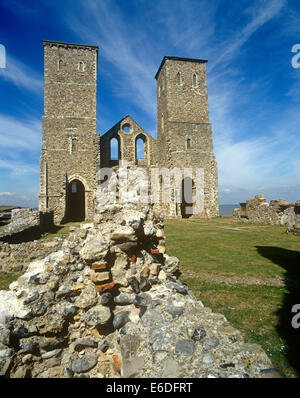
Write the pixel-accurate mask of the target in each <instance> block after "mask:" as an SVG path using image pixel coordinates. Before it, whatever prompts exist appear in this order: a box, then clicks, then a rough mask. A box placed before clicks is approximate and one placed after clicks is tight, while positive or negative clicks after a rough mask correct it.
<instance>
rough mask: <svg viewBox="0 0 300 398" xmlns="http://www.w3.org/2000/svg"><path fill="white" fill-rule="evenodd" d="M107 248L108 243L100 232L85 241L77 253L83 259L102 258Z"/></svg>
mask: <svg viewBox="0 0 300 398" xmlns="http://www.w3.org/2000/svg"><path fill="white" fill-rule="evenodd" d="M108 249H109V243H108V242H107V241H106V240H105V239H104V238H103V236H102V234H97V235H96V236H94V237H92V238H91V239H89V240H88V241H87V242H86V243H85V245H84V246H83V248H82V249H81V250H80V252H79V254H80V256H81V258H82V259H83V260H85V261H91V260H94V261H96V260H102V259H104V257H105V256H106V254H107V252H108Z"/></svg>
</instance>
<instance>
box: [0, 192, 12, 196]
mask: <svg viewBox="0 0 300 398" xmlns="http://www.w3.org/2000/svg"><path fill="white" fill-rule="evenodd" d="M12 195H13V194H12V193H11V192H0V196H12Z"/></svg>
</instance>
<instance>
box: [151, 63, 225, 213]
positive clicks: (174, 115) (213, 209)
mask: <svg viewBox="0 0 300 398" xmlns="http://www.w3.org/2000/svg"><path fill="white" fill-rule="evenodd" d="M206 63H207V61H206V60H202V59H194V58H180V57H169V56H165V57H164V58H163V60H162V62H161V64H160V67H159V69H158V72H157V74H156V76H155V78H156V80H157V124H158V127H157V128H158V133H157V143H156V145H157V147H158V148H159V151H157V157H156V164H157V165H158V166H159V167H167V168H169V169H172V168H175V167H176V168H180V169H183V168H193V169H196V168H202V169H203V170H204V211H202V213H201V214H197V213H193V214H194V215H198V216H204V217H214V216H218V215H219V201H218V175H217V163H216V159H215V155H214V152H213V142H212V128H211V124H210V123H209V113H208V98H207V88H206ZM191 184H193V181H191ZM194 189H195V187H194V184H193V191H194ZM167 213H169V214H168V215H169V216H177V217H178V216H179V217H180V216H184V215H183V210H182V205H178V204H177V205H173V206H172V205H171V206H170V208H169V209H168V210H167Z"/></svg>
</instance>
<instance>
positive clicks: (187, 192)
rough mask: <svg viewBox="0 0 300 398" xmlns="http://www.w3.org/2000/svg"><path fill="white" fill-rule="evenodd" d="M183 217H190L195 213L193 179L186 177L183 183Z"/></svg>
mask: <svg viewBox="0 0 300 398" xmlns="http://www.w3.org/2000/svg"><path fill="white" fill-rule="evenodd" d="M180 207H181V217H182V218H189V217H191V216H192V215H193V180H192V178H190V177H186V178H184V179H183V180H182V183H181V206H180Z"/></svg>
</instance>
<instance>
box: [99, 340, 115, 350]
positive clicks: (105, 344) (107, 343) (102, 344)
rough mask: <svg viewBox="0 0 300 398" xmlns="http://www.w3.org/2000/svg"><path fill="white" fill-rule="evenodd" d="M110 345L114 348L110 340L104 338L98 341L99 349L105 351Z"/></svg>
mask: <svg viewBox="0 0 300 398" xmlns="http://www.w3.org/2000/svg"><path fill="white" fill-rule="evenodd" d="M109 347H110V348H114V344H113V343H111V342H110V341H107V340H103V341H100V342H99V343H98V349H99V350H100V351H102V352H105V351H106V350H107V349H108V348H109Z"/></svg>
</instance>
